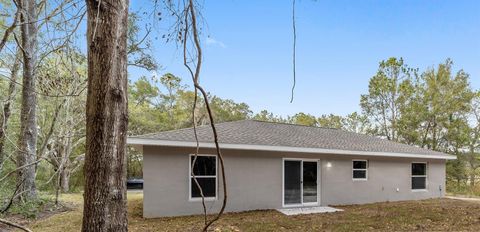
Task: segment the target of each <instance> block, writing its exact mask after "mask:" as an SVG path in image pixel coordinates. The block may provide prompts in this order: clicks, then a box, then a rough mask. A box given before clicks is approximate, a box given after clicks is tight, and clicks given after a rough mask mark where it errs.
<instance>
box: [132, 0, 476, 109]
mask: <svg viewBox="0 0 480 232" xmlns="http://www.w3.org/2000/svg"><path fill="white" fill-rule="evenodd" d="M203 6H204V8H203V9H202V13H203V16H204V18H205V20H206V23H207V25H206V26H205V27H204V28H203V36H202V45H203V50H204V61H205V63H204V66H203V71H202V73H201V82H202V84H203V85H204V86H205V87H206V89H207V90H208V91H210V92H211V93H213V94H215V95H218V96H220V97H222V98H230V99H233V100H235V101H237V102H245V103H247V104H248V105H250V107H251V109H252V110H253V111H254V112H258V111H260V110H262V109H267V110H269V111H271V112H273V113H275V114H279V115H284V116H285V115H292V114H294V113H297V112H306V113H310V114H314V115H317V116H319V115H321V114H329V113H334V114H340V115H345V114H348V113H350V112H353V111H359V110H360V107H359V100H360V95H361V94H364V93H366V92H367V88H368V80H369V79H370V78H371V77H372V75H374V74H375V72H376V71H377V68H378V63H379V62H380V61H381V60H383V59H387V58H388V57H392V56H395V57H403V58H404V60H405V62H406V63H407V64H409V65H410V66H411V67H418V68H420V70H425V69H426V68H429V67H433V66H435V65H437V64H438V63H441V62H443V61H445V59H446V58H451V59H452V60H453V61H454V68H455V70H458V69H464V70H465V71H466V72H467V73H469V74H470V75H471V84H472V86H473V87H474V88H475V89H480V65H479V64H480V63H479V61H480V1H433V0H431V1H416V0H409V1H408V0H402V1H387V0H382V1H380V0H378V1H374V0H365V1H339V0H335V1H320V0H319V1H311V0H297V12H296V16H297V17H296V21H297V87H296V90H295V100H294V102H293V103H290V102H289V100H290V88H291V85H292V60H291V59H292V21H291V17H292V15H291V10H292V9H291V7H292V6H291V1H286V0H284V1H279V0H276V1H240V0H222V1H208V0H206V1H205V2H204V5H203ZM131 9H132V10H140V11H141V10H145V9H148V6H146V5H142V1H131ZM158 28H159V30H161V29H162V26H159V27H158ZM207 35H209V36H210V38H207ZM153 53H154V54H155V56H156V58H157V59H158V61H159V63H160V64H161V65H162V66H163V69H162V70H161V71H160V72H161V73H163V72H171V73H174V74H175V75H178V76H180V77H182V78H183V79H184V80H185V83H186V84H190V82H189V80H190V79H189V77H188V76H187V73H186V70H185V68H184V67H183V66H182V53H181V50H180V49H177V48H176V47H175V45H174V44H172V43H169V44H166V43H165V41H162V40H156V41H155V51H154V52H153ZM141 74H142V73H141V72H138V71H134V72H133V73H131V76H132V77H135V76H138V75H141ZM190 86H191V84H190Z"/></svg>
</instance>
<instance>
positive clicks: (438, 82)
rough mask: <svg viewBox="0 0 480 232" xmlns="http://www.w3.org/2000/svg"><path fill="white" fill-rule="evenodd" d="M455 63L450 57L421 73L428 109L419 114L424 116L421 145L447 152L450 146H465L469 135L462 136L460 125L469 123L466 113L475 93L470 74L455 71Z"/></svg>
mask: <svg viewBox="0 0 480 232" xmlns="http://www.w3.org/2000/svg"><path fill="white" fill-rule="evenodd" d="M452 64H453V62H452V61H451V60H449V59H448V60H446V61H445V63H443V64H439V65H438V67H437V69H429V70H427V71H425V72H424V73H423V74H422V76H421V78H422V83H421V85H420V87H421V89H420V90H419V91H420V93H421V94H422V97H423V99H422V101H421V102H422V103H423V104H424V107H423V109H424V110H425V113H423V114H419V115H418V116H420V117H421V116H424V118H423V119H422V120H423V123H422V124H423V126H421V127H420V128H421V129H422V135H423V136H422V141H421V144H420V145H421V146H422V147H428V148H429V149H432V150H441V151H447V152H448V150H449V149H451V146H454V147H455V146H456V147H462V146H463V145H464V144H463V143H464V142H465V139H466V138H465V137H463V138H462V137H461V135H462V134H463V135H465V131H462V130H457V129H458V128H459V127H460V126H464V127H465V126H467V121H466V120H467V119H466V116H465V115H466V114H468V113H469V112H470V109H471V101H472V98H473V97H474V93H473V91H472V90H471V87H470V85H469V83H468V78H469V76H468V74H467V73H465V72H464V71H463V70H460V71H458V72H457V73H456V74H455V75H453V73H452ZM417 113H418V112H417ZM453 143H457V144H453Z"/></svg>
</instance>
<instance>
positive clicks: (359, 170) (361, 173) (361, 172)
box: [352, 160, 368, 180]
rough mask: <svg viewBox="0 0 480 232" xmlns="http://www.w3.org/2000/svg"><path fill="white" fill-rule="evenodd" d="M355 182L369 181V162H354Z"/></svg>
mask: <svg viewBox="0 0 480 232" xmlns="http://www.w3.org/2000/svg"><path fill="white" fill-rule="evenodd" d="M352 165H353V167H352V168H353V180H367V176H368V171H367V167H368V162H367V161H366V160H353V162H352Z"/></svg>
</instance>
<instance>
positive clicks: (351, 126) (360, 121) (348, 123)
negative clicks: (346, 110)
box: [342, 112, 375, 134]
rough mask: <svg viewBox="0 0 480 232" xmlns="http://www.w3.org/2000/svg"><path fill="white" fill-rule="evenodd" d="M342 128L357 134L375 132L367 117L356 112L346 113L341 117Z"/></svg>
mask: <svg viewBox="0 0 480 232" xmlns="http://www.w3.org/2000/svg"><path fill="white" fill-rule="evenodd" d="M342 128H343V129H344V130H346V131H350V132H355V133H359V134H375V132H374V131H373V129H372V125H371V124H370V121H369V120H368V117H367V116H365V115H362V114H359V113H357V112H353V113H351V114H348V115H347V116H346V117H344V118H343V127H342Z"/></svg>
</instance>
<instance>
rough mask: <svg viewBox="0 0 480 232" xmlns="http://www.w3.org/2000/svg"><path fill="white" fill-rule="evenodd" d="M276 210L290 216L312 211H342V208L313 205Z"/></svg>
mask: <svg viewBox="0 0 480 232" xmlns="http://www.w3.org/2000/svg"><path fill="white" fill-rule="evenodd" d="M277 211H278V212H280V213H283V214H285V215H288V216H291V215H299V214H312V213H334V212H340V211H343V209H336V208H332V207H328V206H315V207H301V208H286V209H277Z"/></svg>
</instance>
